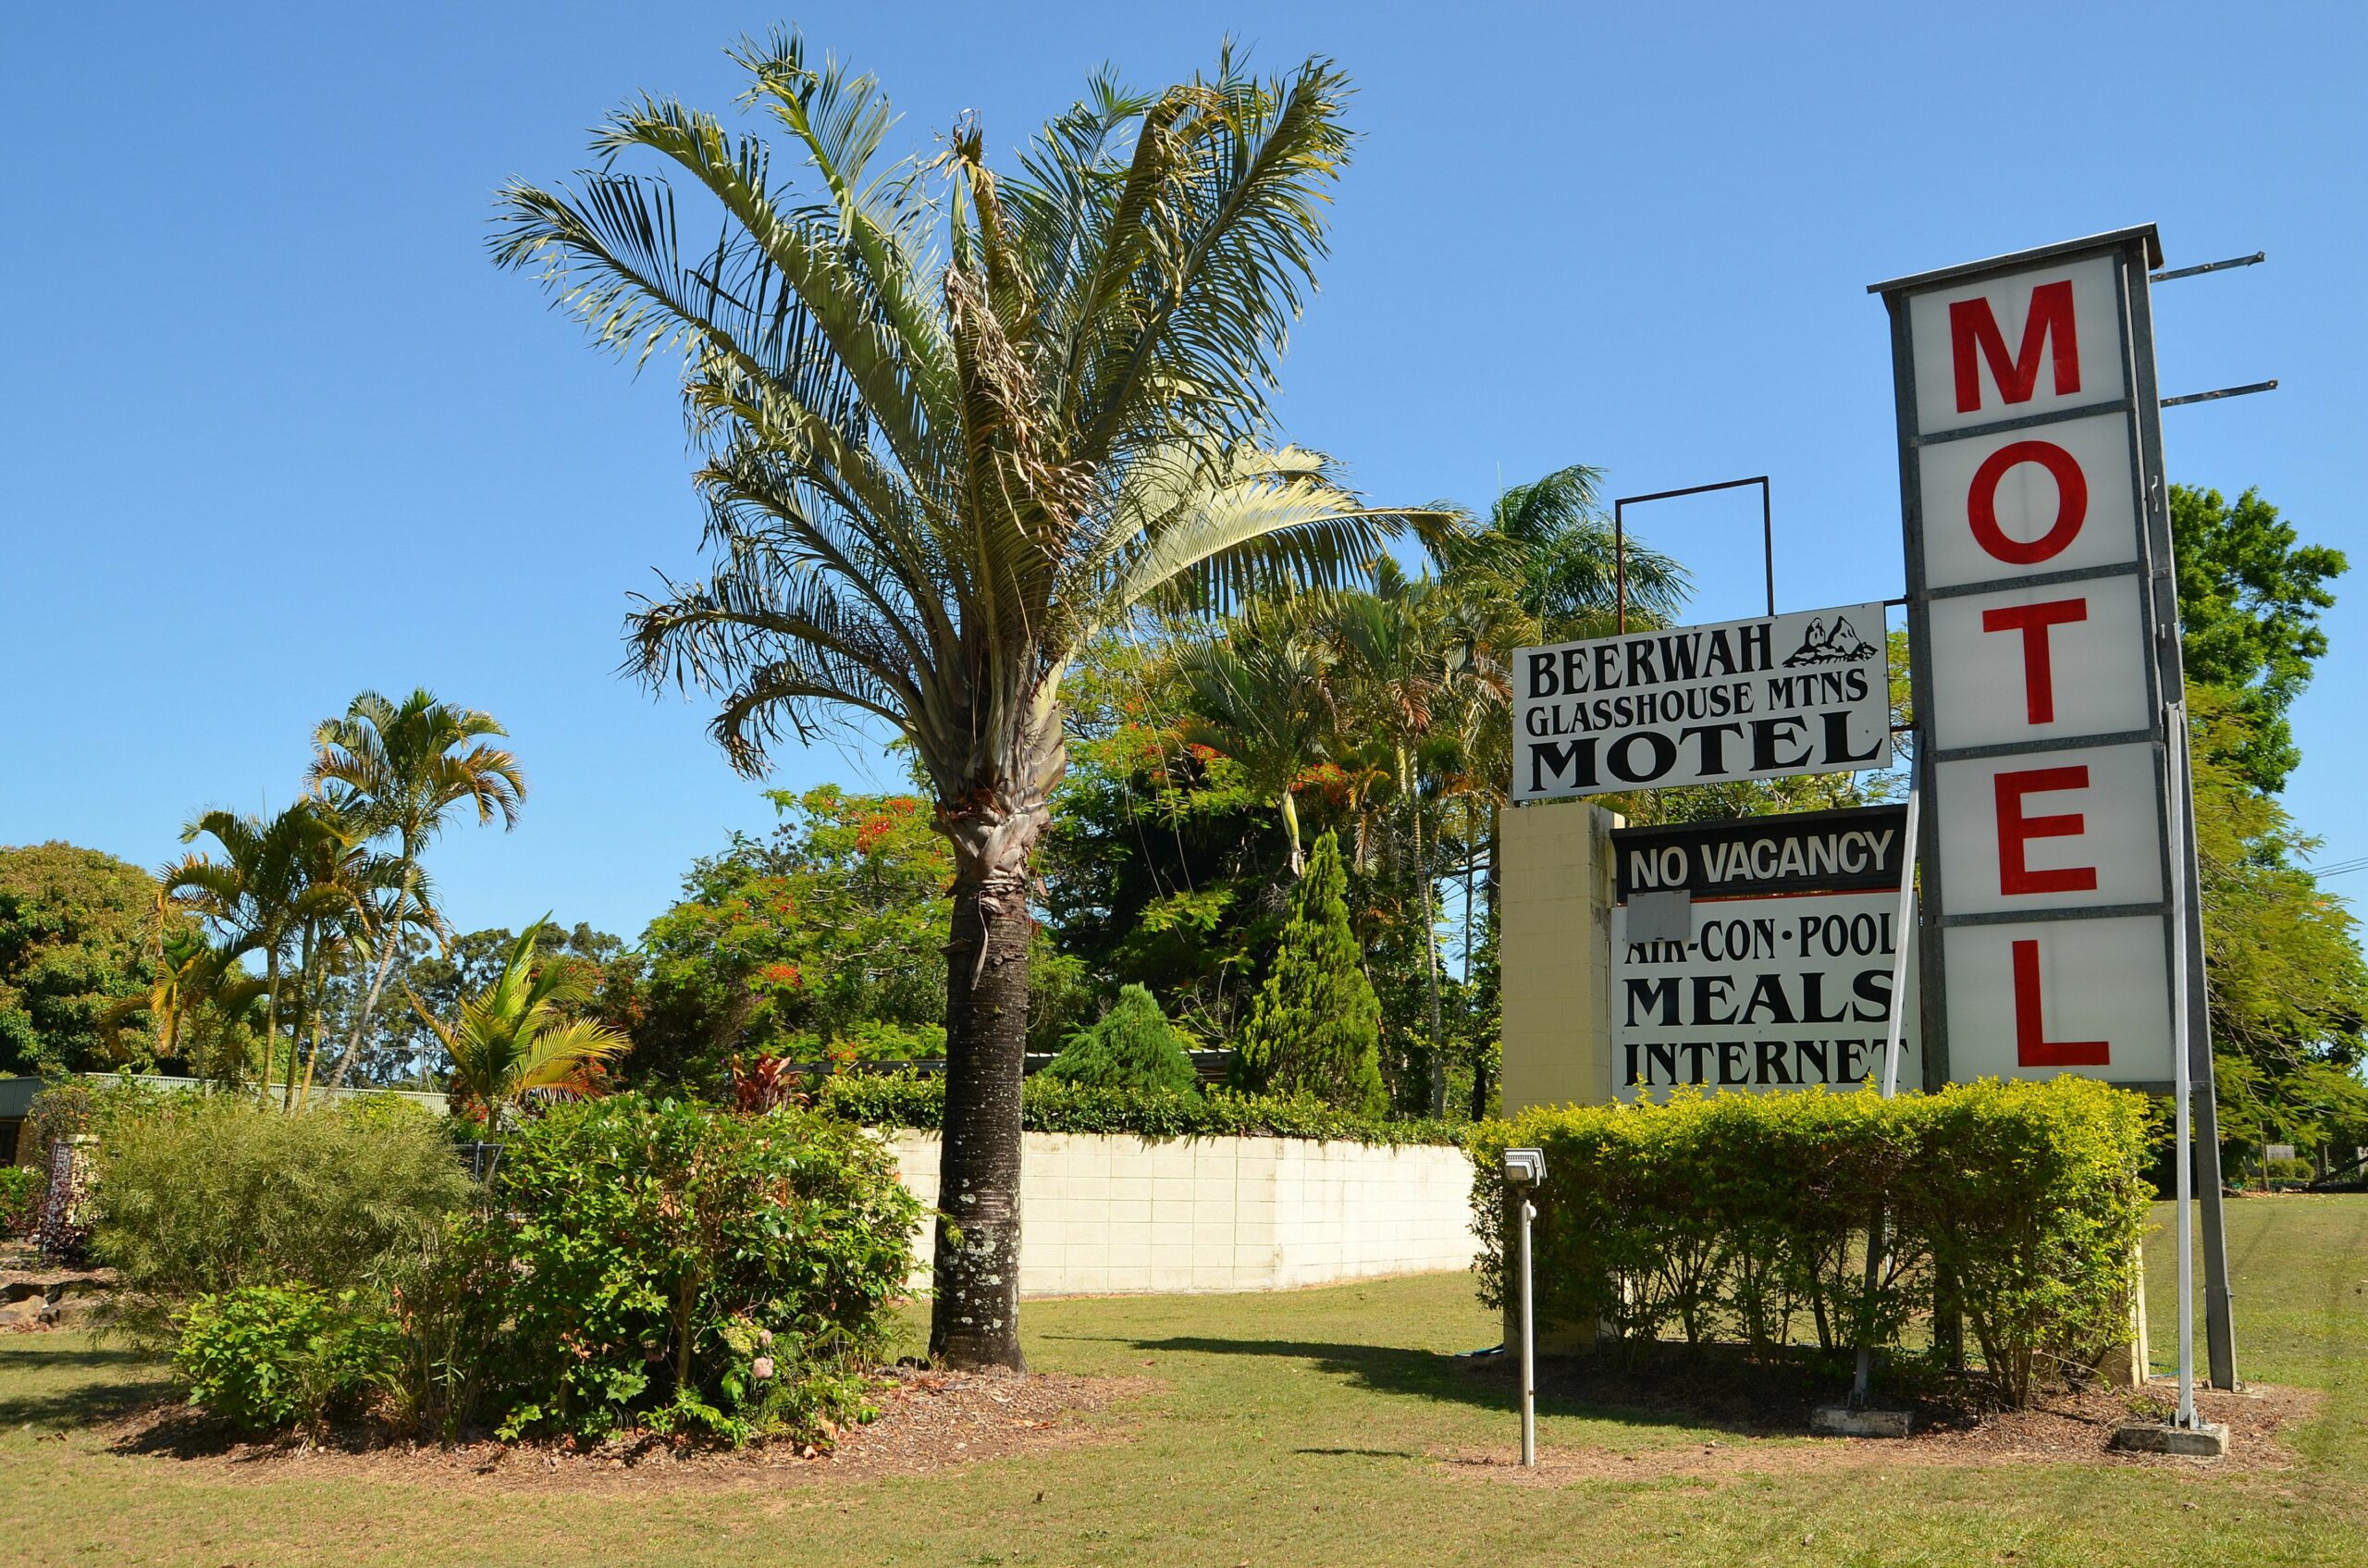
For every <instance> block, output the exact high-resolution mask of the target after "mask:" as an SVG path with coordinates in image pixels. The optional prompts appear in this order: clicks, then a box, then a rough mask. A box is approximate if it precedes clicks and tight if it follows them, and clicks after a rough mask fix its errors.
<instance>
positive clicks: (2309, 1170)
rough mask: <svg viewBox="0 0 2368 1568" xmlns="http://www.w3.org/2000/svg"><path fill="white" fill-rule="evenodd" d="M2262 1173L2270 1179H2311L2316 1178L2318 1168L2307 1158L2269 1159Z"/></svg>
mask: <svg viewBox="0 0 2368 1568" xmlns="http://www.w3.org/2000/svg"><path fill="white" fill-rule="evenodd" d="M2318 1174H2319V1172H2318V1168H2317V1167H2314V1166H2313V1165H2312V1164H2311V1162H2310V1161H2308V1160H2300V1159H2283V1160H2271V1161H2268V1162H2267V1163H2266V1165H2265V1166H2264V1167H2263V1175H2265V1176H2267V1177H2268V1178H2269V1179H2270V1180H2272V1181H2312V1180H2316V1179H2318Z"/></svg>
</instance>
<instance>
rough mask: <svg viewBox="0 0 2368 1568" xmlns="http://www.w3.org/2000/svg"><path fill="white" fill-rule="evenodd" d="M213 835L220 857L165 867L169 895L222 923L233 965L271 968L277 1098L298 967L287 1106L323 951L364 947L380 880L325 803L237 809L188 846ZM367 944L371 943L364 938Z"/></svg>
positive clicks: (223, 945)
mask: <svg viewBox="0 0 2368 1568" xmlns="http://www.w3.org/2000/svg"><path fill="white" fill-rule="evenodd" d="M200 836H210V837H212V838H213V839H214V841H215V843H216V845H217V846H219V848H220V850H221V858H219V859H216V858H212V857H210V856H205V855H198V854H191V855H188V856H184V857H183V858H181V859H179V860H178V861H176V862H174V863H173V864H171V865H169V866H166V868H165V870H164V872H163V875H162V877H161V878H160V880H161V881H162V883H164V890H165V893H166V895H167V896H169V897H170V898H171V899H172V900H173V901H174V902H175V903H176V904H178V905H179V907H181V908H183V909H186V910H188V911H189V912H190V913H191V914H194V915H196V916H198V917H200V918H201V919H203V920H206V921H208V922H209V923H210V924H212V925H213V927H214V928H215V931H216V934H217V936H218V938H219V941H220V947H219V958H220V961H221V962H223V963H225V964H234V963H237V962H238V961H240V959H242V958H244V957H247V956H248V955H249V954H260V955H261V956H262V957H263V962H264V987H265V990H264V1059H263V1064H262V1067H263V1070H262V1087H263V1090H264V1092H265V1094H268V1093H269V1091H270V1087H271V1077H272V1071H273V1068H274V1067H275V1066H276V1065H277V1060H278V1058H277V1051H278V1048H279V1024H280V1019H281V1017H282V1013H283V1006H282V1004H283V1002H286V1001H289V1000H290V998H289V997H288V995H287V992H286V987H285V982H286V979H287V967H288V962H289V960H290V958H291V957H293V958H294V959H296V961H297V979H298V981H299V985H298V990H297V994H296V996H295V998H294V999H293V1000H294V1002H295V1004H296V1005H295V1006H294V1007H293V1008H292V1009H289V1010H288V1016H289V1017H290V1019H292V1021H293V1023H294V1025H295V1031H294V1033H293V1035H292V1037H291V1039H290V1044H289V1052H288V1056H287V1073H288V1077H287V1086H286V1090H285V1092H284V1096H283V1097H284V1098H286V1099H290V1100H292V1099H293V1097H294V1094H295V1070H296V1056H297V1050H296V1047H297V1043H299V1042H301V1041H302V1037H303V1025H304V1019H305V1016H306V1012H307V1008H308V1004H309V1003H310V1002H311V997H312V993H313V990H314V983H315V982H316V980H317V978H318V977H319V974H320V973H321V972H322V971H320V970H319V969H317V967H316V961H315V960H316V957H319V956H321V955H316V954H315V951H314V949H315V947H316V946H318V947H320V948H321V952H322V955H325V954H326V953H327V944H330V943H343V942H349V941H352V940H355V939H356V935H357V933H359V932H364V931H365V930H366V915H365V913H364V910H363V908H362V907H361V905H362V900H363V898H364V896H366V890H367V888H368V886H369V885H370V883H372V882H373V881H374V880H376V878H377V876H378V873H377V872H376V871H371V870H364V869H363V868H362V867H360V866H358V865H357V864H356V863H355V859H354V857H355V856H356V854H357V851H358V846H359V835H358V833H356V831H355V830H354V829H352V828H351V826H349V825H348V824H347V823H345V822H343V821H340V820H339V817H338V815H337V813H336V812H334V811H333V810H331V809H329V808H328V807H327V806H326V805H324V804H323V803H322V802H320V801H318V800H313V799H303V800H299V801H297V802H296V803H295V804H294V805H292V806H290V807H289V808H288V809H286V810H284V811H281V812H280V813H279V814H278V815H277V816H275V817H273V818H271V819H270V820H268V821H265V819H263V818H261V817H258V816H252V815H249V816H241V815H240V814H238V813H236V812H232V811H221V810H215V811H207V812H205V813H203V815H201V816H199V817H197V818H196V819H195V820H194V821H191V822H190V824H189V825H188V826H187V827H185V828H183V829H182V830H181V842H182V843H184V844H187V843H191V842H193V841H194V840H196V839H197V838H199V837H200ZM362 939H363V940H366V937H363V938H362Z"/></svg>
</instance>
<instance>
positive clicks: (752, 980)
mask: <svg viewBox="0 0 2368 1568" xmlns="http://www.w3.org/2000/svg"><path fill="white" fill-rule="evenodd" d="M771 800H772V802H773V804H774V806H775V807H776V808H777V809H779V810H780V811H781V813H782V820H781V821H780V823H779V825H778V826H776V827H775V828H774V830H773V831H772V832H771V833H768V834H766V835H764V836H762V837H754V836H750V835H747V834H738V835H735V836H734V839H733V842H732V846H731V847H730V848H729V849H728V850H726V851H725V852H724V853H722V854H721V855H716V856H711V857H709V858H703V859H701V860H699V861H698V862H697V863H696V864H695V865H694V866H693V867H692V868H691V871H690V874H689V875H688V876H686V877H685V879H684V882H683V895H684V896H683V900H682V902H680V903H678V904H676V905H675V906H674V907H673V908H672V909H670V910H668V911H667V912H666V913H665V914H663V915H661V916H660V917H659V918H658V919H657V920H655V921H653V922H652V923H651V925H650V927H649V930H648V933H647V934H646V935H645V936H644V938H643V941H642V946H643V952H644V954H645V956H646V958H647V961H648V980H647V982H646V986H645V996H644V1009H643V1020H642V1022H641V1025H640V1027H638V1028H637V1029H636V1030H635V1051H634V1056H633V1060H632V1061H631V1062H630V1063H629V1064H628V1065H627V1069H626V1070H627V1072H628V1074H629V1075H630V1076H632V1077H635V1078H638V1079H643V1080H661V1081H679V1082H688V1083H692V1084H695V1085H697V1086H699V1087H702V1088H706V1089H708V1090H710V1091H714V1092H721V1091H722V1088H723V1086H724V1082H725V1080H726V1077H727V1074H728V1071H729V1064H730V1062H731V1059H732V1058H733V1057H734V1056H738V1057H740V1058H742V1059H743V1060H744V1061H753V1060H755V1059H757V1058H759V1057H763V1056H781V1057H788V1058H791V1059H794V1060H797V1061H818V1060H833V1061H840V1062H845V1061H851V1060H857V1059H863V1058H879V1057H891V1058H894V1057H909V1056H938V1055H941V1054H942V1053H943V1051H944V1038H945V1036H944V1016H945V954H944V946H945V921H946V920H947V918H948V916H949V912H950V910H951V907H952V906H951V904H950V903H949V901H948V899H949V895H948V887H949V885H950V883H952V881H953V877H954V864H953V854H952V851H951V850H950V849H949V847H948V846H947V845H946V842H945V839H944V836H943V835H941V834H940V833H936V832H935V831H934V830H933V829H932V828H931V823H930V816H929V813H928V812H927V810H926V809H924V808H923V805H922V803H921V802H920V801H919V799H918V798H917V797H915V796H904V795H857V794H851V793H849V792H847V791H845V790H842V789H840V788H838V787H837V786H835V785H825V786H823V787H821V788H820V789H813V790H808V791H807V792H806V793H805V794H803V795H792V794H789V793H787V792H785V791H775V792H773V793H772V794H771Z"/></svg>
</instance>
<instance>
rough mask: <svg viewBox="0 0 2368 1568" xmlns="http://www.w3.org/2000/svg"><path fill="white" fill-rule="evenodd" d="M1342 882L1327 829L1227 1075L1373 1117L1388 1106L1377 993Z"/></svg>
mask: <svg viewBox="0 0 2368 1568" xmlns="http://www.w3.org/2000/svg"><path fill="white" fill-rule="evenodd" d="M1348 886H1349V879H1348V870H1347V869H1346V868H1345V867H1344V866H1342V864H1341V863H1340V842H1339V839H1338V837H1337V836H1336V835H1334V834H1332V833H1326V834H1325V835H1324V836H1323V837H1322V838H1319V839H1317V840H1316V841H1315V849H1314V853H1313V854H1311V855H1310V856H1309V857H1308V860H1307V873H1306V874H1305V875H1304V876H1302V877H1301V878H1300V880H1299V885H1298V886H1296V887H1294V888H1292V889H1291V912H1290V919H1289V920H1288V921H1287V922H1285V924H1284V926H1283V934H1282V940H1281V943H1280V945H1278V947H1277V950H1276V953H1275V967H1274V969H1273V971H1272V972H1271V973H1269V974H1268V975H1267V976H1266V982H1265V983H1264V985H1262V986H1261V987H1260V988H1259V991H1258V1000H1257V1003H1256V1004H1255V1005H1254V1006H1252V1009H1251V1012H1250V1023H1249V1025H1248V1027H1246V1028H1245V1029H1243V1030H1242V1031H1241V1038H1240V1042H1239V1043H1238V1045H1237V1047H1236V1050H1235V1052H1234V1074H1235V1082H1236V1084H1237V1086H1239V1087H1240V1088H1242V1089H1246V1090H1252V1091H1258V1092H1272V1093H1281V1094H1291V1095H1299V1094H1307V1095H1313V1096H1314V1098H1316V1099H1319V1100H1322V1101H1323V1102H1325V1103H1326V1105H1338V1106H1339V1107H1340V1108H1341V1109H1342V1110H1346V1111H1355V1112H1358V1113H1361V1114H1363V1115H1365V1116H1369V1117H1378V1116H1380V1115H1381V1114H1382V1113H1383V1112H1384V1111H1387V1110H1388V1108H1389V1092H1388V1089H1387V1088H1385V1087H1384V1086H1383V1084H1382V1081H1381V1003H1380V1001H1379V1000H1378V999H1377V998H1376V997H1375V995H1374V991H1373V982H1371V981H1370V980H1368V979H1367V978H1366V977H1365V966H1364V952H1363V949H1362V948H1360V947H1359V946H1358V945H1357V937H1356V932H1354V931H1353V930H1352V929H1351V927H1350V924H1349V904H1348Z"/></svg>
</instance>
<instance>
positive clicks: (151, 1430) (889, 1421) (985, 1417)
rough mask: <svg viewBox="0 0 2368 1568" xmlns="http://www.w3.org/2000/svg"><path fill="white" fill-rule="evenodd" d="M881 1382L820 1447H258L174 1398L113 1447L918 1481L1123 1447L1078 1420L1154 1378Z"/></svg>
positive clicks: (318, 1459) (664, 1483)
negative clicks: (993, 1463)
mask: <svg viewBox="0 0 2368 1568" xmlns="http://www.w3.org/2000/svg"><path fill="white" fill-rule="evenodd" d="M882 1377H884V1378H885V1379H886V1380H887V1383H888V1386H887V1387H886V1388H885V1389H882V1391H881V1392H880V1393H879V1395H878V1396H877V1398H876V1401H875V1402H877V1403H878V1404H879V1406H880V1408H881V1414H880V1418H879V1419H878V1420H876V1421H872V1422H869V1423H867V1424H865V1425H863V1426H855V1427H850V1428H848V1429H847V1430H845V1431H844V1432H842V1433H841V1434H840V1435H839V1438H838V1441H837V1443H836V1444H835V1445H834V1446H833V1447H832V1448H829V1449H827V1450H817V1449H814V1448H810V1447H805V1446H802V1445H798V1444H793V1443H785V1442H783V1443H764V1444H759V1445H756V1446H753V1447H750V1448H746V1449H712V1448H697V1447H678V1446H675V1445H672V1444H669V1443H667V1442H665V1441H663V1440H661V1439H658V1438H648V1437H621V1438H612V1439H611V1440H610V1441H608V1442H606V1443H602V1444H599V1445H598V1446H595V1447H589V1448H578V1447H575V1446H573V1445H571V1444H568V1443H562V1442H541V1441H536V1442H518V1443H500V1442H493V1441H482V1442H473V1443H462V1444H458V1445H455V1446H453V1447H450V1448H444V1447H439V1446H438V1445H435V1444H428V1443H415V1442H412V1441H409V1440H394V1441H389V1440H387V1439H386V1438H385V1437H384V1435H383V1433H380V1432H377V1431H375V1430H373V1429H370V1428H366V1427H353V1428H350V1429H346V1430H341V1431H339V1432H335V1433H332V1434H331V1435H330V1437H329V1438H328V1439H327V1441H326V1442H321V1443H311V1442H303V1441H300V1440H295V1439H281V1440H276V1441H268V1442H257V1441H253V1440H250V1439H247V1438H241V1437H240V1435H239V1434H237V1433H236V1432H234V1431H232V1430H230V1429H229V1428H228V1426H225V1425H224V1424H223V1423H221V1422H218V1421H216V1420H212V1419H210V1418H208V1417H206V1416H204V1415H203V1414H200V1413H198V1412H196V1411H193V1410H191V1408H190V1407H189V1406H187V1405H185V1404H179V1403H173V1404H163V1405H158V1406H155V1407H154V1408H152V1409H150V1410H148V1411H145V1412H142V1414H139V1415H136V1416H133V1417H131V1418H130V1419H129V1420H127V1421H125V1422H123V1423H121V1424H120V1425H119V1426H117V1428H116V1429H115V1430H114V1432H112V1433H111V1434H110V1442H109V1444H108V1446H109V1447H110V1449H111V1450H112V1451H115V1452H117V1453H120V1454H144V1455H152V1456H155V1457H157V1458H161V1459H166V1460H171V1461H175V1462H178V1463H184V1464H193V1465H203V1466H205V1467H207V1468H209V1469H213V1470H216V1472H218V1473H221V1474H224V1475H232V1476H241V1475H242V1476H246V1477H250V1478H253V1479H256V1480H280V1479H285V1478H288V1477H290V1476H291V1475H302V1476H305V1477H317V1478H320V1479H343V1478H351V1479H356V1480H376V1481H388V1482H395V1483H416V1482H432V1483H433V1484H434V1485H436V1486H437V1487H438V1488H461V1489H462V1490H475V1491H510V1490H516V1489H521V1488H559V1489H563V1490H586V1489H590V1490H607V1489H612V1488H613V1489H618V1490H632V1491H647V1490H648V1489H649V1488H650V1487H651V1485H652V1483H656V1484H657V1485H659V1486H660V1487H665V1488H674V1487H697V1486H718V1487H732V1486H746V1485H752V1484H754V1485H764V1486H779V1485H783V1484H796V1483H798V1482H801V1481H808V1480H823V1479H828V1478H846V1479H864V1478H870V1477H876V1476H888V1475H928V1474H931V1473H932V1472H935V1471H941V1470H947V1469H953V1468H957V1467H959V1466H962V1465H966V1464H973V1463H979V1462H981V1461H982V1460H992V1459H1004V1458H1007V1457H1010V1456H1012V1455H1016V1454H1022V1453H1028V1454H1035V1453H1043V1452H1048V1451H1059V1450H1065V1449H1073V1448H1079V1447H1086V1446H1090V1445H1092V1444H1097V1443H1106V1442H1116V1441H1123V1440H1125V1439H1126V1438H1127V1437H1128V1436H1129V1433H1128V1431H1127V1429H1126V1428H1125V1427H1124V1426H1120V1425H1116V1424H1114V1423H1111V1422H1108V1421H1100V1420H1093V1419H1089V1418H1090V1417H1092V1415H1093V1414H1094V1413H1095V1412H1098V1411H1100V1410H1102V1409H1103V1408H1104V1407H1105V1406H1107V1405H1110V1404H1113V1403H1116V1402H1117V1401H1122V1400H1127V1399H1130V1398H1133V1397H1135V1396H1138V1395H1140V1394H1142V1393H1144V1392H1147V1391H1149V1390H1151V1389H1155V1388H1157V1387H1158V1386H1159V1385H1158V1384H1157V1383H1155V1382H1154V1381H1153V1380H1152V1379H1150V1378H1144V1377H1071V1376H1069V1375H1067V1374H1065V1373H1057V1372H1044V1373H1031V1374H1030V1375H1029V1376H1028V1377H988V1376H980V1375H972V1374H963V1373H951V1372H931V1371H926V1370H923V1369H920V1368H917V1367H912V1366H894V1367H886V1368H883V1369H882Z"/></svg>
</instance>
